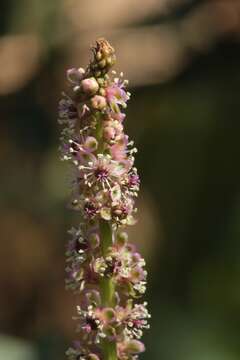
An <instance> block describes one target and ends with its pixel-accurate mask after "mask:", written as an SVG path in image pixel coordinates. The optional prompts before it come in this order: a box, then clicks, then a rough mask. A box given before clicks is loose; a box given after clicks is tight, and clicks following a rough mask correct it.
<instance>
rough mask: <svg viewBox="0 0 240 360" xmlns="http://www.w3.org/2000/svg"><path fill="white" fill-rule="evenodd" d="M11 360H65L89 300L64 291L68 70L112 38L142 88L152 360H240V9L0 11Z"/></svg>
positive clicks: (117, 4) (142, 207)
mask: <svg viewBox="0 0 240 360" xmlns="http://www.w3.org/2000/svg"><path fill="white" fill-rule="evenodd" d="M0 35H1V36H0V69H1V70H0V115H1V122H0V162H1V177H0V184H1V192H0V212H1V217H0V237H1V251H0V309H1V310H0V334H1V335H0V358H1V359H4V360H43V359H44V360H48V359H49V360H50V359H51V360H55V359H56V360H61V359H64V352H65V349H66V348H67V346H68V345H69V343H70V342H71V341H72V339H73V338H74V337H75V334H74V326H75V324H74V322H73V321H72V320H71V317H72V315H73V314H74V312H75V308H74V306H75V304H76V303H77V299H76V298H74V297H72V295H71V294H70V293H68V292H66V291H65V290H64V246H65V243H66V240H67V234H66V231H67V229H68V228H69V227H70V226H71V225H74V224H76V223H77V221H78V219H77V216H76V214H75V213H72V212H71V211H69V210H67V209H66V201H67V198H68V196H69V192H68V184H69V175H68V169H67V167H66V166H65V165H64V164H62V163H61V162H60V161H59V160H58V136H59V131H60V130H59V127H58V125H57V104H58V100H59V98H60V96H61V95H60V94H61V91H62V90H64V88H65V87H66V82H65V71H66V69H67V68H69V67H74V66H78V67H79V66H86V64H87V59H88V57H89V55H90V53H89V46H90V45H91V44H93V43H94V41H95V39H96V38H98V37H100V36H104V37H106V38H107V39H108V40H109V41H110V42H111V43H112V44H113V46H114V47H115V49H116V51H117V56H118V64H117V66H116V68H117V70H123V71H124V74H125V77H127V78H128V79H129V80H130V85H131V88H130V91H131V92H132V99H131V101H130V102H129V107H128V110H127V115H128V117H127V122H126V126H127V129H128V132H129V134H130V136H131V138H134V139H136V145H137V147H138V149H139V153H138V154H137V166H138V168H139V173H140V175H141V178H142V191H141V196H140V199H139V204H138V207H139V223H138V225H137V226H135V227H133V228H131V229H130V233H131V240H132V241H134V242H135V243H137V244H138V246H139V247H140V249H141V251H142V252H143V254H144V256H145V257H146V259H147V263H148V272H149V286H148V292H147V296H146V298H147V300H148V302H149V307H150V310H151V312H152V315H153V316H152V320H151V330H150V331H148V333H147V334H146V336H145V342H146V345H147V352H146V353H145V354H144V355H142V357H141V358H142V359H143V360H144V359H145V360H146V359H152V360H153V359H156V360H159V359H161V360H237V359H239V358H240V340H239V335H240V286H239V277H240V262H239V257H240V222H239V220H240V194H239V188H240V186H239V185H240V181H239V180H240V168H239V155H240V145H239V143H240V141H239V138H240V125H239V115H240V107H239V97H240V94H239V89H240V66H239V64H240V46H239V44H240V1H238V0H218V1H213V0H209V1H207V0H206V1H193V0H192V1H191V0H148V1H145V2H140V1H136V0H114V1H113V0H112V1H110V0H101V1H97V0H51V1H41V0H21V1H17V0H1V3H0Z"/></svg>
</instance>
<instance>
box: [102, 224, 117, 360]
mask: <svg viewBox="0 0 240 360" xmlns="http://www.w3.org/2000/svg"><path fill="white" fill-rule="evenodd" d="M99 227H100V239H101V246H102V255H103V257H105V256H106V255H107V251H108V248H109V247H110V246H111V245H112V242H113V241H112V238H113V234H112V227H111V224H110V223H109V222H107V221H104V220H100V223H99ZM100 289H101V299H102V305H103V306H106V307H113V306H114V293H115V284H114V281H113V279H112V278H109V277H105V278H103V279H102V280H101V283H100ZM102 347H103V353H104V360H117V349H116V343H115V342H113V341H108V340H103V341H102Z"/></svg>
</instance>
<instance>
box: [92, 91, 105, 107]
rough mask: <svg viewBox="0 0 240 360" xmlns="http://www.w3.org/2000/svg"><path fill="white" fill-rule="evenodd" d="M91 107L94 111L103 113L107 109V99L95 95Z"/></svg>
mask: <svg viewBox="0 0 240 360" xmlns="http://www.w3.org/2000/svg"><path fill="white" fill-rule="evenodd" d="M91 105H92V107H93V109H95V110H100V111H101V110H103V109H105V108H106V106H107V101H106V99H105V97H103V96H100V95H95V96H94V97H93V98H91Z"/></svg>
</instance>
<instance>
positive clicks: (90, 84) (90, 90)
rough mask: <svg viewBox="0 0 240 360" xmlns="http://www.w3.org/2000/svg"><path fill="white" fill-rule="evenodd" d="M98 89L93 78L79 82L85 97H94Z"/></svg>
mask: <svg viewBox="0 0 240 360" xmlns="http://www.w3.org/2000/svg"><path fill="white" fill-rule="evenodd" d="M98 89H99V85H98V83H97V81H96V79H95V78H94V77H92V78H89V79H84V80H82V82H81V90H82V92H84V93H85V94H87V95H94V94H96V92H97V91H98Z"/></svg>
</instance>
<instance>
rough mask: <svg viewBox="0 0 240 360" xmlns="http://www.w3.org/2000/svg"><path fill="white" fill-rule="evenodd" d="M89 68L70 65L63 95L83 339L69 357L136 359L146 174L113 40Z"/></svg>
mask: <svg viewBox="0 0 240 360" xmlns="http://www.w3.org/2000/svg"><path fill="white" fill-rule="evenodd" d="M92 53H93V57H92V59H91V61H90V63H89V65H88V66H87V68H86V69H83V68H79V69H77V68H72V69H69V70H68V71H67V75H66V76H67V80H68V85H69V87H68V91H67V92H66V93H63V97H62V99H61V100H60V102H59V123H60V124H61V125H62V127H63V128H62V132H61V137H60V141H61V145H60V153H61V159H62V160H64V161H67V162H68V163H69V164H70V165H71V167H72V174H73V175H72V182H71V187H72V188H71V193H72V195H71V200H70V206H71V208H72V209H74V210H76V211H78V212H79V217H80V223H79V225H78V226H77V227H76V228H75V227H73V228H72V229H71V230H69V234H70V239H69V241H68V244H67V249H66V288H67V289H70V290H72V291H73V292H74V293H75V294H77V296H78V297H79V305H78V306H77V309H76V316H75V317H74V320H75V321H76V324H77V325H76V331H77V333H78V340H77V341H75V342H74V343H73V345H72V346H71V347H70V348H69V349H68V350H67V352H66V355H67V357H68V360H137V359H138V354H140V353H141V352H143V351H144V350H145V348H144V345H143V343H142V342H141V341H140V338H141V337H142V335H143V330H144V329H148V328H149V325H148V319H149V318H150V315H149V313H148V310H147V303H146V302H144V303H143V304H141V303H135V299H139V298H140V297H141V296H142V295H143V294H144V292H145V290H146V276H147V272H146V270H145V261H144V259H143V258H142V257H141V255H140V254H139V252H138V251H137V250H136V248H135V246H134V245H132V244H131V243H129V241H128V236H127V233H126V232H125V227H126V226H127V225H132V224H134V223H135V213H136V208H135V199H136V197H137V196H138V192H139V186H140V179H139V176H138V173H137V169H136V167H134V154H135V153H136V151H137V150H136V148H135V147H133V141H129V138H128V136H127V135H126V134H125V132H124V119H125V113H124V109H125V108H126V106H127V101H128V100H129V98H130V93H129V92H128V91H127V90H126V86H127V84H128V81H127V80H124V79H123V74H122V73H120V75H119V76H118V77H117V76H116V73H115V72H114V71H110V70H111V68H112V66H113V65H114V64H115V62H116V55H115V51H114V48H113V47H112V46H111V45H110V44H109V43H108V42H107V41H106V40H105V39H99V40H97V42H96V45H95V46H94V47H93V48H92Z"/></svg>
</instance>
